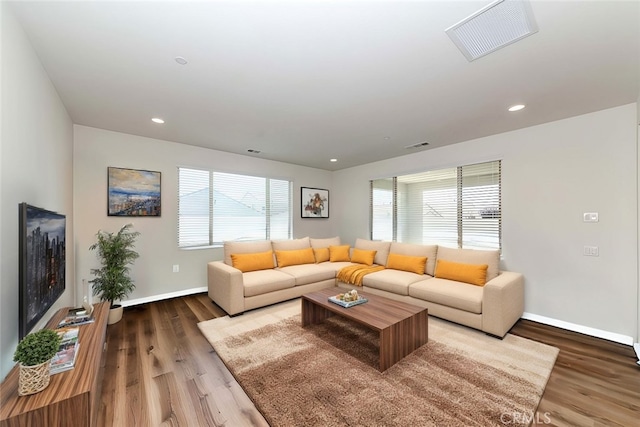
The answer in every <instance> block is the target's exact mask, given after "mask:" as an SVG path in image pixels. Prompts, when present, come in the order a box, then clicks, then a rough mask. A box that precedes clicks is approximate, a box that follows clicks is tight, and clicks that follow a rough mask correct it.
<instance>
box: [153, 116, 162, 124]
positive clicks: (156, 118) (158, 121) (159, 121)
mask: <svg viewBox="0 0 640 427" xmlns="http://www.w3.org/2000/svg"><path fill="white" fill-rule="evenodd" d="M151 121H152V122H153V123H158V124H163V123H164V120H162V119H161V118H160V117H154V118H153V119H151Z"/></svg>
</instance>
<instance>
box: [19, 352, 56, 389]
mask: <svg viewBox="0 0 640 427" xmlns="http://www.w3.org/2000/svg"><path fill="white" fill-rule="evenodd" d="M50 363H51V361H50V360H47V361H46V362H43V363H41V364H39V365H33V366H26V365H23V364H22V363H20V377H19V379H18V394H19V395H20V396H27V395H29V394H34V393H38V392H40V391H42V390H44V389H45V388H47V386H48V385H49V380H50V379H51V375H50V373H49V368H50V367H51V366H50Z"/></svg>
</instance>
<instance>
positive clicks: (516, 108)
mask: <svg viewBox="0 0 640 427" xmlns="http://www.w3.org/2000/svg"><path fill="white" fill-rule="evenodd" d="M523 108H524V104H516V105H512V106H511V107H509V111H511V112H512V113H513V112H514V111H520V110H522V109H523Z"/></svg>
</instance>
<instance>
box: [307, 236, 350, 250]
mask: <svg viewBox="0 0 640 427" xmlns="http://www.w3.org/2000/svg"><path fill="white" fill-rule="evenodd" d="M309 243H311V247H312V248H314V249H317V248H328V247H329V246H340V245H341V244H342V243H341V242H340V237H339V236H336V237H329V238H327V239H314V238H313V237H310V238H309Z"/></svg>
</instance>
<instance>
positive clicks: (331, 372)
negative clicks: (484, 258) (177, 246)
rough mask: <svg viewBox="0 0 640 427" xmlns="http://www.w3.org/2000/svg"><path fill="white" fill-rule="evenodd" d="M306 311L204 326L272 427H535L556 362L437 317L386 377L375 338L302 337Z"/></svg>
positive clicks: (331, 330)
mask: <svg viewBox="0 0 640 427" xmlns="http://www.w3.org/2000/svg"><path fill="white" fill-rule="evenodd" d="M300 305H301V303H300V300H299V299H297V300H293V301H289V302H286V303H282V304H278V305H275V306H271V307H267V308H264V309H259V310H254V311H251V312H248V313H245V314H243V315H241V316H237V317H233V318H230V317H222V318H217V319H213V320H209V321H206V322H201V323H199V324H198V327H199V328H200V330H201V331H202V333H203V334H204V336H205V337H206V338H207V340H208V341H209V342H210V343H211V345H212V346H213V348H214V349H215V351H216V352H217V353H218V355H219V356H220V358H221V359H222V360H223V361H224V363H225V365H226V366H227V367H228V368H229V370H230V371H231V373H232V374H233V375H234V377H235V378H236V380H237V381H238V383H240V385H241V386H242V388H243V389H244V390H245V392H246V393H247V395H248V396H249V397H250V398H251V400H252V401H253V402H254V404H255V405H256V407H257V408H258V410H259V411H260V412H261V413H262V414H263V415H264V417H265V419H267V421H268V422H269V424H270V425H271V426H273V427H279V426H283V427H284V426H438V427H440V426H500V425H509V426H521V425H528V424H529V421H530V420H532V419H534V416H535V411H536V408H537V406H538V403H539V402H540V397H541V396H542V393H543V391H544V388H545V385H546V383H547V380H548V378H549V375H550V373H551V369H552V368H553V365H554V363H555V359H556V356H557V355H558V349H557V348H555V347H551V346H548V345H544V344H541V343H537V342H535V341H531V340H528V339H525V338H521V337H517V336H514V335H510V334H507V336H506V337H505V338H504V339H503V340H499V339H497V338H493V337H489V336H487V335H485V334H484V333H482V332H480V331H476V330H473V329H470V328H467V327H463V326H460V325H456V324H453V323H450V322H447V321H444V320H440V319H437V318H434V317H430V318H429V342H428V343H427V344H426V345H424V346H422V347H420V348H419V349H418V350H416V351H415V352H413V353H412V354H410V355H409V356H407V357H406V358H404V359H402V360H401V361H400V362H398V363H397V364H395V365H394V366H392V367H391V368H389V369H388V370H386V371H385V372H382V373H381V372H379V371H378V369H377V367H378V348H379V347H378V337H377V334H376V333H374V332H372V331H370V330H368V329H367V328H364V327H362V326H361V325H359V324H357V323H354V322H351V321H348V320H345V319H342V318H339V317H336V316H334V317H332V318H329V319H326V320H325V321H324V322H323V323H321V324H319V325H313V326H310V327H306V328H302V327H301V326H300Z"/></svg>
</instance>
